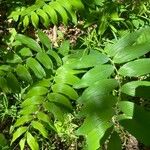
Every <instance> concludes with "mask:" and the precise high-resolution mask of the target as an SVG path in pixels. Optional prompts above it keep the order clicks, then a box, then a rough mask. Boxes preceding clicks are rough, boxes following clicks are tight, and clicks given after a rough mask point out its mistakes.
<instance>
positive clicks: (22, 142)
mask: <svg viewBox="0 0 150 150" xmlns="http://www.w3.org/2000/svg"><path fill="white" fill-rule="evenodd" d="M25 142H26V139H25V138H22V139H21V140H20V142H19V146H20V150H24V147H25Z"/></svg>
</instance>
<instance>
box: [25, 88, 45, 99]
mask: <svg viewBox="0 0 150 150" xmlns="http://www.w3.org/2000/svg"><path fill="white" fill-rule="evenodd" d="M47 92H48V89H47V88H45V87H42V86H36V87H33V88H31V89H30V90H29V91H28V93H27V94H26V96H25V98H32V97H33V96H41V95H45V94H47Z"/></svg>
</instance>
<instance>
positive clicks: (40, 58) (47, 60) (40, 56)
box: [36, 52, 53, 69]
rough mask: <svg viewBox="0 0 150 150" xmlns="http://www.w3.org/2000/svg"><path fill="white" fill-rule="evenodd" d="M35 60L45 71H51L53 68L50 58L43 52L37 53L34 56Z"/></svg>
mask: <svg viewBox="0 0 150 150" xmlns="http://www.w3.org/2000/svg"><path fill="white" fill-rule="evenodd" d="M36 58H37V60H38V61H39V62H40V63H41V64H42V65H43V66H44V67H45V68H47V69H52V68H53V62H52V61H51V59H50V57H49V56H48V55H47V54H46V53H44V52H39V53H37V55H36Z"/></svg>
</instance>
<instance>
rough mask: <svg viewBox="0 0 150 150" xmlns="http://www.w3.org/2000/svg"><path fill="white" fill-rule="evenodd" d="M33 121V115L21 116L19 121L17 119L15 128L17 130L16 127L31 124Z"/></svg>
mask: <svg viewBox="0 0 150 150" xmlns="http://www.w3.org/2000/svg"><path fill="white" fill-rule="evenodd" d="M32 119H33V116H31V115H25V116H21V117H20V118H19V119H17V121H16V122H15V124H14V126H13V127H14V128H15V127H18V126H21V125H24V124H25V123H27V122H30V121H31V120H32Z"/></svg>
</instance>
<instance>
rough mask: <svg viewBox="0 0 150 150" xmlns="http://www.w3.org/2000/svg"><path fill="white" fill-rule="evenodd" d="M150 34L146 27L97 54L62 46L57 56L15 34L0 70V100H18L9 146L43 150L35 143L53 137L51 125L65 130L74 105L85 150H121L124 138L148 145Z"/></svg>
mask: <svg viewBox="0 0 150 150" xmlns="http://www.w3.org/2000/svg"><path fill="white" fill-rule="evenodd" d="M149 33H150V28H144V29H141V30H139V31H136V32H133V33H130V34H127V35H125V36H124V37H122V38H121V39H120V40H118V41H112V43H109V44H107V46H106V47H105V48H104V49H103V50H102V49H101V48H100V50H99V51H97V50H93V49H90V50H89V49H85V50H82V49H81V50H73V51H69V44H68V43H67V42H64V43H63V44H62V46H61V47H60V48H58V49H54V48H52V46H51V43H50V42H49V39H48V37H47V36H46V35H45V34H44V33H43V32H41V31H39V32H38V37H39V41H40V42H39V43H38V42H36V41H35V40H33V39H31V38H29V37H26V36H24V35H21V34H17V35H16V41H15V42H14V43H13V44H12V45H13V46H14V48H13V51H7V52H5V53H4V54H3V55H2V56H1V57H2V58H3V59H2V63H1V65H0V74H1V77H0V89H1V93H3V94H5V95H6V96H7V95H10V94H11V93H14V94H16V95H18V96H19V97H20V106H19V108H18V109H19V110H18V116H17V119H16V121H15V123H14V125H13V126H12V127H11V129H10V134H11V135H12V140H11V144H12V145H13V144H15V143H17V142H18V143H19V145H20V149H21V150H23V149H24V148H25V146H27V145H28V146H29V147H30V148H31V149H32V150H38V149H40V142H38V139H39V137H43V138H45V139H48V138H49V133H51V132H53V133H57V132H58V131H57V129H56V127H55V121H57V120H58V121H60V122H62V123H63V121H64V115H65V114H66V113H71V112H72V111H73V110H74V109H75V107H74V105H75V104H74V103H73V104H74V105H73V104H72V102H73V101H76V103H78V104H77V106H78V107H79V108H78V117H79V118H81V120H83V119H84V121H83V123H82V124H81V126H80V127H79V128H78V129H77V131H76V135H78V136H79V135H83V136H84V137H85V139H86V145H85V149H88V150H96V149H98V148H100V149H101V148H102V146H103V145H104V144H106V146H107V149H115V150H119V149H122V145H121V139H122V138H121V135H122V134H123V133H125V132H124V131H128V132H129V133H130V134H132V135H133V136H135V137H136V138H137V139H138V140H139V141H140V142H141V143H143V144H145V145H147V146H149V145H150V141H149V134H150V132H149V131H150V130H149V128H150V122H149V117H150V112H149V111H148V109H147V107H146V106H145V105H144V104H146V102H148V101H149V99H150V95H149V89H150V81H149V80H150V78H149V74H150V58H149V51H150V42H149V41H150V40H149V39H150V38H149Z"/></svg>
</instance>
